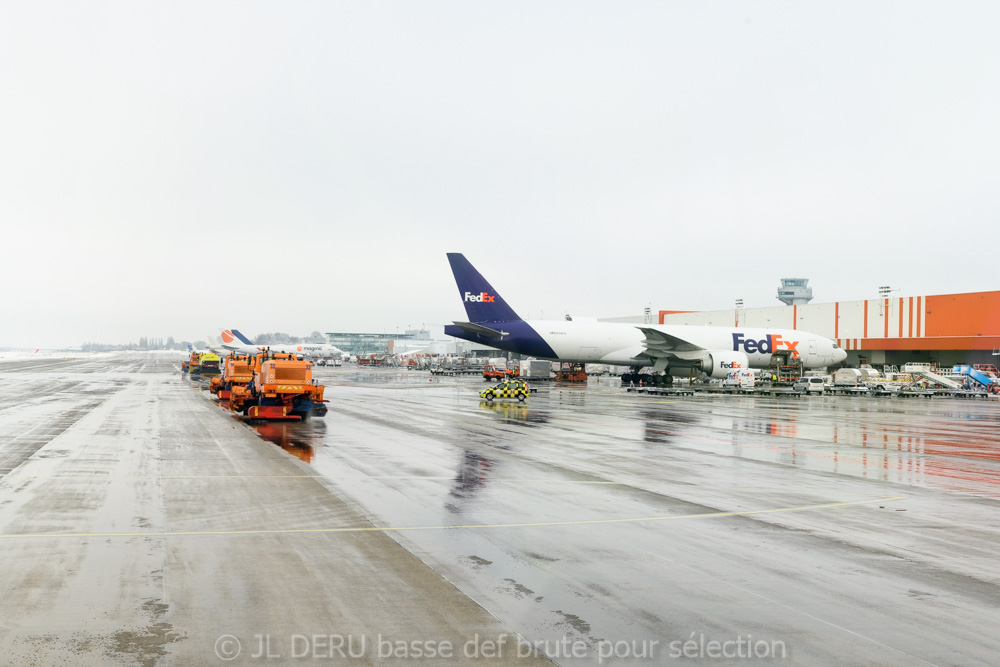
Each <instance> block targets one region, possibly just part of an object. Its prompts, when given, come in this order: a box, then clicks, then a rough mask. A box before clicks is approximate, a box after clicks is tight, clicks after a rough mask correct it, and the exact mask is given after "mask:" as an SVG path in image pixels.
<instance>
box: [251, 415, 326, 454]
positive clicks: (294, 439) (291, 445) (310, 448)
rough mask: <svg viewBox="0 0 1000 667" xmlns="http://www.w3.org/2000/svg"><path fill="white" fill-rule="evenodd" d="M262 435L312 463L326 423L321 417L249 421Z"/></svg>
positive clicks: (324, 431)
mask: <svg viewBox="0 0 1000 667" xmlns="http://www.w3.org/2000/svg"><path fill="white" fill-rule="evenodd" d="M247 423H249V424H250V426H251V428H253V430H255V431H256V432H257V433H258V434H259V435H260V437H262V438H264V439H265V440H267V441H268V442H272V443H274V444H275V445H277V446H278V447H281V448H282V449H283V450H285V451H286V452H288V453H289V454H291V455H292V456H295V457H297V458H299V459H302V460H303V461H305V462H306V463H312V462H313V457H314V456H315V453H316V446H317V444H318V443H319V442H320V441H322V439H323V437H324V436H325V434H326V423H325V422H323V421H321V420H320V419H310V420H308V421H305V422H294V423H291V422H247Z"/></svg>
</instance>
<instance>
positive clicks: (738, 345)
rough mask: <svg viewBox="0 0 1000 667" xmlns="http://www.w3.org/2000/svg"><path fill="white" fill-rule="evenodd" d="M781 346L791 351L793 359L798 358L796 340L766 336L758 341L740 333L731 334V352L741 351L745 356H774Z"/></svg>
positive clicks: (797, 342) (797, 343)
mask: <svg viewBox="0 0 1000 667" xmlns="http://www.w3.org/2000/svg"><path fill="white" fill-rule="evenodd" d="M782 346H784V349H786V350H791V351H792V357H793V358H795V359H798V358H799V351H798V350H796V349H795V348H797V347H798V346H799V341H797V340H785V339H783V338H782V337H781V336H775V335H773V334H767V336H765V337H764V338H761V339H760V340H754V339H753V338H747V337H746V336H744V335H743V334H741V333H734V334H733V352H740V351H743V352H746V353H747V354H774V353H775V352H776V351H778V349H779V348H781V347H782Z"/></svg>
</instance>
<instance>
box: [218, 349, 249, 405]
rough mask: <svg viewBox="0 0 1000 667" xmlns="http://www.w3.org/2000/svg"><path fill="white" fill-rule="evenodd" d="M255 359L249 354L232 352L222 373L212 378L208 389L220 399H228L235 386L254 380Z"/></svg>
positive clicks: (225, 362)
mask: <svg viewBox="0 0 1000 667" xmlns="http://www.w3.org/2000/svg"><path fill="white" fill-rule="evenodd" d="M253 361H254V358H253V357H251V356H250V355H247V354H230V355H229V356H227V357H226V358H225V360H224V363H223V366H222V375H220V376H218V377H214V378H212V382H211V383H210V384H209V386H208V390H209V391H210V392H212V393H213V394H215V395H216V396H217V397H218V398H219V400H221V401H228V400H229V398H230V396H231V394H232V389H233V386H246V385H248V384H250V382H251V381H252V380H253V370H252V369H251V363H252V362H253Z"/></svg>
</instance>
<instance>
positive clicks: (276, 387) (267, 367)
mask: <svg viewBox="0 0 1000 667" xmlns="http://www.w3.org/2000/svg"><path fill="white" fill-rule="evenodd" d="M252 371H253V379H252V380H251V381H250V382H249V383H248V384H246V385H233V387H232V389H231V391H230V395H229V409H230V410H232V411H233V412H242V413H243V414H244V415H246V416H247V417H250V418H251V419H287V420H305V419H309V417H311V416H316V417H322V416H323V415H325V414H326V412H327V409H326V405H324V403H325V402H326V401H324V400H323V391H324V389H325V387H324V386H323V385H321V384H316V381H315V380H313V377H312V362H311V361H305V360H301V359H298V358H296V356H295V355H294V354H281V353H272V352H262V353H260V354H258V355H256V356H255V357H254V359H253V362H252Z"/></svg>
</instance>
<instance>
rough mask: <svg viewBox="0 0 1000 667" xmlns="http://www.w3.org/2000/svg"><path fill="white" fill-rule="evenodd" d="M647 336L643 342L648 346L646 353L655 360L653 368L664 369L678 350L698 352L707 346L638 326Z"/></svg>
mask: <svg viewBox="0 0 1000 667" xmlns="http://www.w3.org/2000/svg"><path fill="white" fill-rule="evenodd" d="M636 328H637V329H639V331H641V332H642V333H643V335H644V336H645V337H646V338H645V340H643V341H642V344H643V345H644V346H645V347H646V349H645V351H644V353H645V355H646V356H647V357H649V358H650V359H652V360H653V362H654V364H653V368H654V369H655V370H658V371H662V370H663V369H664V368H666V367H667V365H668V364H669V362H670V360H671V359H673V358H675V357H676V356H677V353H678V352H698V351H700V350H704V349H705V348H704V347H702V346H700V345H695V344H694V343H691V342H689V341H686V340H684V339H683V338H678V337H677V336H674V335H673V334H668V333H666V332H664V331H660V330H659V329H653V328H650V327H636Z"/></svg>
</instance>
